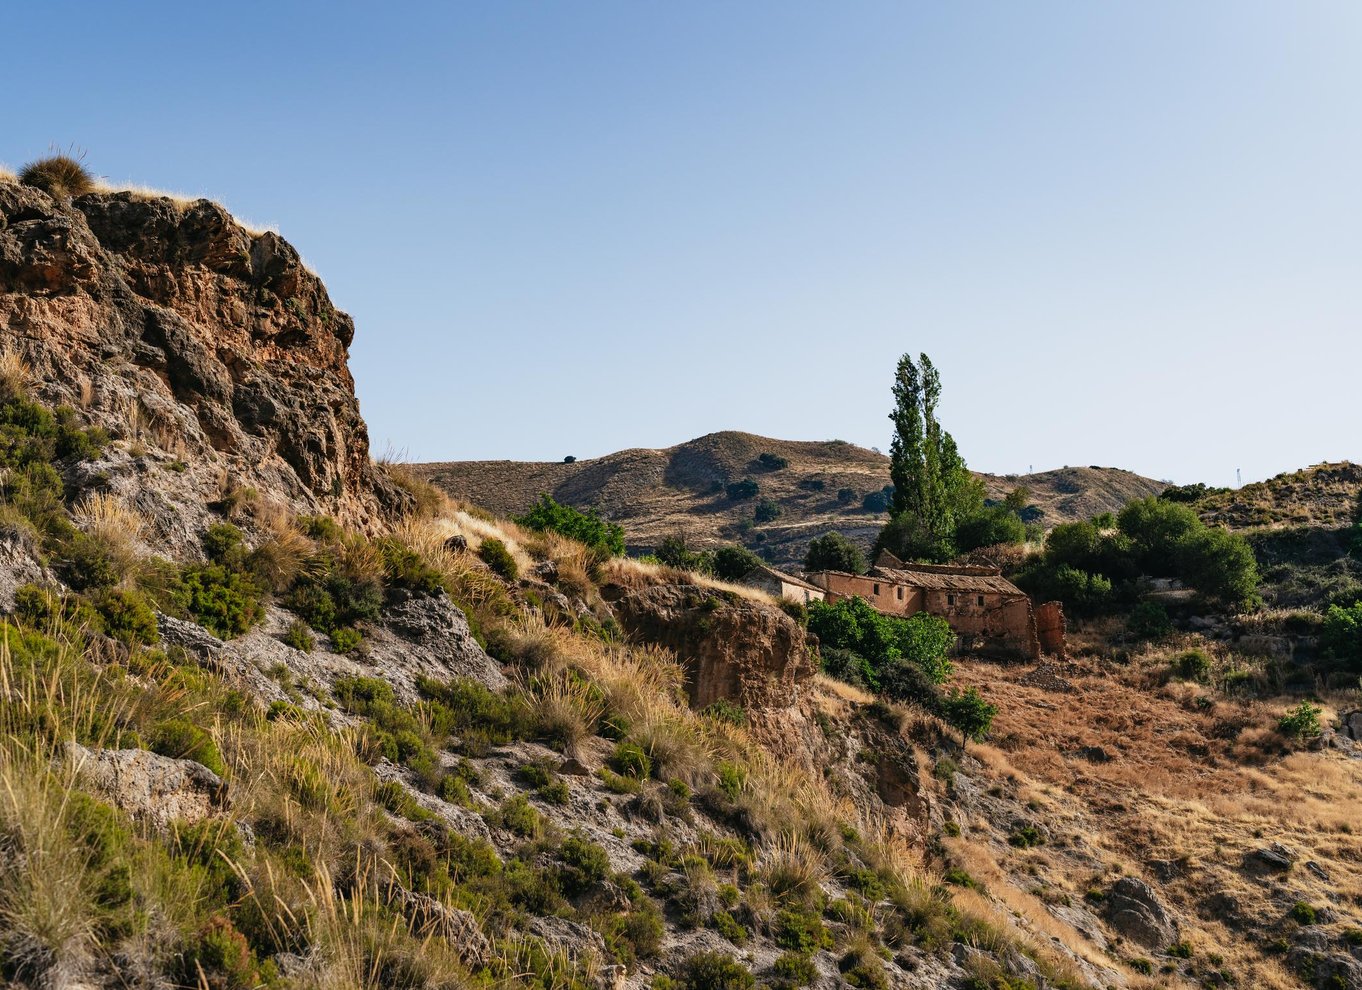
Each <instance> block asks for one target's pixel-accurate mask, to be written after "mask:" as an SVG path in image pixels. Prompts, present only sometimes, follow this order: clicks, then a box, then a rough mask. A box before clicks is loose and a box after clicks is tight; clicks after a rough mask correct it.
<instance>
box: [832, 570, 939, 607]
mask: <svg viewBox="0 0 1362 990" xmlns="http://www.w3.org/2000/svg"><path fill="white" fill-rule="evenodd" d="M814 583H815V584H819V585H822V587H823V589H824V590H825V591H826V592H827V598H828V600H829V601H836V600H837V599H839V598H850V597H852V596H853V595H859V596H860V597H862V598H864V599H865V600H866V601H868V602H869V603H870V604H871V605H873V606H875V609H876V611H879V612H883V613H885V614H886V615H916V614H917V613H918V612H921V611H922V610H923V609H928V611H930V610H931V609H930V608H929V606H928V604H927V602H926V600H925V597H924V595H923V592H922V589H921V588H910V587H907V586H904V585H898V584H894V583H893V582H892V581H887V580H885V579H884V578H879V577H874V576H871V575H864V574H842V573H840V572H838V571H824V572H823V573H821V574H818V575H816V576H815V580H814ZM877 587H878V588H879V594H876V593H875V589H876V588H877ZM900 588H901V589H902V590H903V596H902V597H899V589H900Z"/></svg>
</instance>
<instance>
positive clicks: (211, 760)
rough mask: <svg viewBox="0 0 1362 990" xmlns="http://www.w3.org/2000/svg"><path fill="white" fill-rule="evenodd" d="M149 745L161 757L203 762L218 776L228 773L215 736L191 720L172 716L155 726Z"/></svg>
mask: <svg viewBox="0 0 1362 990" xmlns="http://www.w3.org/2000/svg"><path fill="white" fill-rule="evenodd" d="M147 745H148V747H149V748H150V749H151V751H152V752H153V753H160V754H161V755H162V756H169V757H172V758H174V759H177V760H193V761H195V762H196V763H202V764H203V765H204V766H206V767H207V768H208V769H209V770H212V771H213V772H214V773H215V774H217V775H218V776H222V775H223V774H225V773H226V772H227V767H226V765H225V764H224V763H223V762H222V753H221V752H219V750H218V747H217V743H215V742H213V737H212V736H210V735H209V734H208V733H207V732H206V731H204V730H203V729H201V728H199V727H198V726H197V725H195V724H194V723H193V722H190V721H189V720H188V719H184V718H175V719H169V720H167V721H165V722H161V723H160V724H158V725H156V726H154V727H153V728H152V730H151V732H150V733H149V735H148V737H147Z"/></svg>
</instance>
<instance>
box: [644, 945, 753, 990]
mask: <svg viewBox="0 0 1362 990" xmlns="http://www.w3.org/2000/svg"><path fill="white" fill-rule="evenodd" d="M680 983H681V987H682V988H684V990H752V988H753V987H755V986H756V983H757V980H756V977H754V976H753V975H752V971H751V970H749V969H748V968H747V967H746V966H744V965H743V964H742V963H740V962H738V961H737V960H736V959H734V958H733V957H732V956H730V955H727V954H725V953H722V952H697V953H696V954H695V955H693V956H691V957H690V958H689V959H687V960H686V961H685V963H684V964H683V965H682V967H681V973H680ZM653 987H654V990H657V981H656V980H654V981H653Z"/></svg>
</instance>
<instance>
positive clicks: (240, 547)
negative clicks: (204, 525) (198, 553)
mask: <svg viewBox="0 0 1362 990" xmlns="http://www.w3.org/2000/svg"><path fill="white" fill-rule="evenodd" d="M200 542H201V543H202V544H203V552H204V553H205V554H207V556H208V559H209V560H211V561H212V562H213V563H215V564H221V565H222V566H223V567H230V568H236V569H240V568H241V566H242V564H243V563H245V560H246V536H245V534H244V533H242V532H241V530H240V529H238V528H237V527H236V526H233V525H232V524H231V523H217V524H215V525H213V526H209V527H208V529H206V530H205V531H204V533H203V536H202V537H201V538H200Z"/></svg>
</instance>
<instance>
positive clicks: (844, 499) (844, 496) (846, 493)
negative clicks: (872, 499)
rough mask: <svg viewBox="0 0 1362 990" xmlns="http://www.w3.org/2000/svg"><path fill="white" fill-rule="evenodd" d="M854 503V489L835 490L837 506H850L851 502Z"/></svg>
mask: <svg viewBox="0 0 1362 990" xmlns="http://www.w3.org/2000/svg"><path fill="white" fill-rule="evenodd" d="M855 501H856V489H854V488H839V489H837V504H838V505H850V504H851V503H852V502H855Z"/></svg>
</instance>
